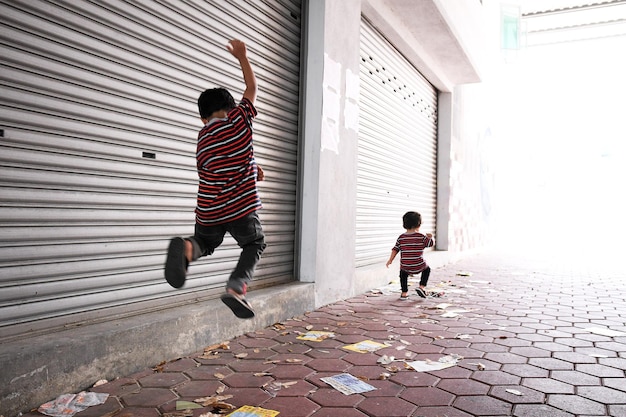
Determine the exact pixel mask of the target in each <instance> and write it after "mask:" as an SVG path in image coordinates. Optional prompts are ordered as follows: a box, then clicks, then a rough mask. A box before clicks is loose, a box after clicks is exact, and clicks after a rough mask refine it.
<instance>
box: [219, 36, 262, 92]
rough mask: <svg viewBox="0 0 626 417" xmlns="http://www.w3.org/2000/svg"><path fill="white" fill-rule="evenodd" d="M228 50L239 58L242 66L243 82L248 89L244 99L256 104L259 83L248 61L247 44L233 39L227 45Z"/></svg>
mask: <svg viewBox="0 0 626 417" xmlns="http://www.w3.org/2000/svg"><path fill="white" fill-rule="evenodd" d="M226 49H228V52H230V53H231V54H232V55H233V56H234V57H235V58H237V60H238V61H239V65H240V66H241V71H242V72H243V80H244V82H245V83H246V89H245V91H244V92H243V97H245V98H247V99H248V100H250V101H251V102H252V104H254V103H255V101H256V93H257V83H256V77H255V75H254V71H253V70H252V66H251V65H250V61H249V60H248V54H247V51H246V44H245V43H243V42H242V41H240V40H238V39H232V40H231V41H230V42H228V44H227V45H226Z"/></svg>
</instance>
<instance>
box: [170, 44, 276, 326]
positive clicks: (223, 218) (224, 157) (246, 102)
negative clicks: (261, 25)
mask: <svg viewBox="0 0 626 417" xmlns="http://www.w3.org/2000/svg"><path fill="white" fill-rule="evenodd" d="M226 48H227V50H228V51H229V52H230V53H231V54H232V55H233V56H234V57H235V58H236V59H237V60H238V61H239V65H240V66H241V71H242V73H243V79H244V82H245V85H246V88H245V90H244V92H243V98H242V99H241V102H240V103H239V104H238V105H235V101H234V99H233V97H232V95H231V94H230V93H229V92H228V91H227V90H226V89H224V88H213V89H208V90H206V91H204V92H203V93H202V94H200V97H199V98H198V110H199V112H200V118H201V119H202V123H203V124H204V127H203V128H202V129H201V130H200V133H199V134H198V147H197V152H196V162H197V168H198V177H199V184H198V197H197V205H196V211H195V212H196V224H195V233H194V235H193V236H190V237H188V238H182V237H175V238H173V239H172V240H171V241H170V245H169V248H168V251H167V259H166V261H165V279H166V280H167V282H168V283H169V284H170V285H171V286H172V287H174V288H180V287H182V286H183V285H184V284H185V279H186V276H187V267H188V266H189V263H190V262H192V261H195V260H196V259H198V258H200V257H202V256H207V255H211V254H212V253H213V251H214V250H215V249H216V248H217V247H218V246H219V245H220V244H221V243H222V241H223V239H224V235H225V234H226V232H228V233H230V235H231V236H232V237H233V238H234V239H235V240H236V241H237V244H238V245H239V247H241V249H242V250H241V254H240V256H239V262H238V263H237V266H236V267H235V269H234V270H233V271H232V273H231V274H230V278H229V279H228V283H227V284H226V293H225V294H223V295H222V296H221V300H222V301H223V302H224V304H226V305H227V306H228V307H229V308H230V309H231V310H232V311H233V313H234V314H235V315H236V316H237V317H239V318H252V317H254V311H253V310H252V307H251V306H250V304H249V303H248V301H247V300H246V298H245V295H246V289H247V283H248V282H249V281H250V280H251V279H252V275H253V274H254V270H255V268H256V265H257V263H258V262H259V259H260V258H261V254H262V253H263V250H264V249H265V246H266V245H265V235H264V234H263V229H262V227H261V222H260V221H259V217H258V214H257V210H259V209H260V208H261V199H260V198H259V194H258V192H257V184H256V183H257V181H258V180H262V179H263V173H262V170H261V169H260V168H258V167H257V164H256V161H255V159H254V150H253V147H252V119H254V118H255V117H256V115H257V111H256V108H255V107H254V103H255V100H256V95H257V82H256V77H255V75H254V72H253V70H252V67H251V65H250V61H249V60H248V56H247V51H246V45H245V44H244V43H243V42H242V41H240V40H236V39H233V40H231V41H230V42H229V43H228V44H227V45H226Z"/></svg>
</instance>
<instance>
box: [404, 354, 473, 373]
mask: <svg viewBox="0 0 626 417" xmlns="http://www.w3.org/2000/svg"><path fill="white" fill-rule="evenodd" d="M461 359H463V357H462V356H459V355H455V354H452V355H447V356H442V357H441V358H439V360H438V361H437V362H434V361H431V360H429V359H427V360H425V361H413V362H407V365H409V366H410V367H411V368H413V369H415V370H416V371H417V372H432V371H441V370H442V369H446V368H450V367H452V366H455V365H456V364H457V362H458V361H459V360H461Z"/></svg>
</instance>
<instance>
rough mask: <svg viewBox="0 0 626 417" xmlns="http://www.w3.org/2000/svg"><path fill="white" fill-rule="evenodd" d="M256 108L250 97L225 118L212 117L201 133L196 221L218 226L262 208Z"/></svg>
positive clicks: (243, 100) (199, 137) (198, 156)
mask: <svg viewBox="0 0 626 417" xmlns="http://www.w3.org/2000/svg"><path fill="white" fill-rule="evenodd" d="M256 115H257V111H256V108H255V107H254V105H253V104H252V102H251V101H250V100H248V99H246V98H244V99H242V100H241V103H239V105H237V106H236V107H235V108H234V109H232V110H231V111H230V112H228V115H227V116H226V117H225V118H224V119H212V120H210V121H209V122H208V123H207V124H206V125H204V127H203V128H202V129H201V130H200V133H199V134H198V148H197V152H196V159H197V166H198V177H199V183H198V200H197V206H196V222H197V223H199V224H203V225H216V224H222V223H228V222H231V221H233V220H237V219H239V218H241V217H243V216H246V215H247V214H250V213H252V212H254V211H256V210H258V209H260V208H261V199H260V198H259V194H258V192H257V187H256V177H257V165H256V161H255V160H254V150H253V147H252V119H254V118H255V117H256Z"/></svg>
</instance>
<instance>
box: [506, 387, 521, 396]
mask: <svg viewBox="0 0 626 417" xmlns="http://www.w3.org/2000/svg"><path fill="white" fill-rule="evenodd" d="M506 392H508V393H510V394H513V395H519V396H520V397H521V396H522V395H524V394H522V392H521V391H518V390H516V389H507V390H506Z"/></svg>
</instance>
